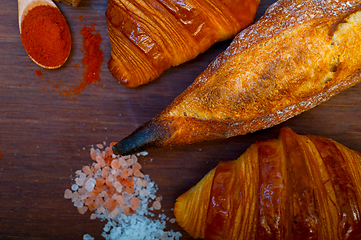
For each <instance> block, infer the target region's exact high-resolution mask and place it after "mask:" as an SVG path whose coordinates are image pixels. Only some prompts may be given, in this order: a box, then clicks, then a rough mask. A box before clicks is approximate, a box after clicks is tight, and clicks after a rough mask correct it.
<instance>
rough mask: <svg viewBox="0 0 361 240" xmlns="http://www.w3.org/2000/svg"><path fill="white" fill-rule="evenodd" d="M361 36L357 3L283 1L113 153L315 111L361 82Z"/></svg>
mask: <svg viewBox="0 0 361 240" xmlns="http://www.w3.org/2000/svg"><path fill="white" fill-rule="evenodd" d="M360 33H361V2H360V1H346V0H338V1H336V0H332V1H323V0H302V1H301V0H280V1H278V2H276V3H275V4H273V5H271V6H270V8H269V9H268V10H267V11H266V13H265V15H264V16H263V17H261V19H260V20H259V21H257V22H256V23H255V24H253V25H251V26H250V27H248V28H246V29H245V30H243V31H242V32H240V33H239V34H238V35H237V36H236V37H235V39H234V40H233V41H232V43H231V45H230V46H229V47H228V48H227V49H226V50H225V52H223V53H222V54H220V55H219V56H218V57H217V58H216V59H215V60H214V61H213V62H212V63H211V64H210V65H209V66H208V68H207V69H206V70H205V71H204V72H203V73H201V74H200V76H198V78H197V79H196V80H195V82H194V83H193V84H191V85H190V86H189V87H188V88H187V89H186V90H185V91H184V92H183V93H182V94H180V95H179V96H178V97H177V98H176V99H175V100H174V101H173V102H172V103H171V104H170V105H169V106H168V107H167V108H166V109H164V110H163V111H162V112H161V113H160V114H159V115H157V116H156V117H155V118H154V119H152V120H150V121H149V122H147V123H145V124H143V125H142V126H140V127H139V128H138V129H136V130H135V131H134V132H133V133H131V134H130V135H129V136H128V137H126V138H125V139H123V140H121V141H120V142H118V144H116V145H115V146H114V148H113V150H114V152H116V153H117V154H123V155H127V154H130V153H134V152H137V151H145V150H148V149H150V148H156V147H157V148H159V147H170V146H175V145H181V144H190V143H194V142H199V141H206V140H213V139H221V138H229V137H232V136H236V135H243V134H247V133H250V132H254V131H257V130H260V129H264V128H269V127H272V126H274V125H276V124H279V123H281V122H283V121H285V120H287V119H289V118H291V117H293V116H295V115H297V114H300V113H302V112H304V111H306V110H308V109H310V108H312V107H315V106H316V105H318V104H320V103H322V102H324V101H326V100H328V99H329V98H330V97H332V96H334V95H335V94H337V93H339V92H341V91H343V90H345V89H346V88H349V87H351V86H353V85H354V84H356V83H358V82H360V80H361V77H360V72H361V54H360V49H361V34H360Z"/></svg>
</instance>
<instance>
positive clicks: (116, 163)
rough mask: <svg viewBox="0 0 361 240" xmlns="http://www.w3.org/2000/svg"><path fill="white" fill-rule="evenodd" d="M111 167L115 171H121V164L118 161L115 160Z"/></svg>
mask: <svg viewBox="0 0 361 240" xmlns="http://www.w3.org/2000/svg"><path fill="white" fill-rule="evenodd" d="M110 165H111V166H112V168H113V169H119V168H120V163H119V161H118V159H114V160H113V161H112V162H111V163H110Z"/></svg>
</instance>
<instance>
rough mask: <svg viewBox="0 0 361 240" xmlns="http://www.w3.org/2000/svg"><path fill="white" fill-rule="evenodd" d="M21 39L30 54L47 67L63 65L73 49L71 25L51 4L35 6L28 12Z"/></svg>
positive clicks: (22, 24) (23, 23) (22, 27)
mask: <svg viewBox="0 0 361 240" xmlns="http://www.w3.org/2000/svg"><path fill="white" fill-rule="evenodd" d="M21 40H22V43H23V45H24V48H25V50H26V52H27V53H28V55H29V56H31V57H32V58H33V59H34V60H35V61H36V62H37V63H39V64H41V65H42V66H44V67H46V68H57V67H60V66H61V65H63V64H64V62H65V61H66V59H67V58H68V56H69V53H70V49H71V35H70V30H69V26H68V24H67V22H66V20H65V18H64V16H63V15H62V14H61V12H60V10H59V9H57V8H55V7H52V6H49V5H46V6H37V7H34V8H33V9H31V10H30V11H29V12H28V13H27V14H26V16H25V17H24V20H23V21H22V23H21Z"/></svg>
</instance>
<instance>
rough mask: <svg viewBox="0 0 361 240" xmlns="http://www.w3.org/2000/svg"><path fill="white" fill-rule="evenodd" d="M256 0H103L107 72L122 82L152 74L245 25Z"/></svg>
mask: <svg viewBox="0 0 361 240" xmlns="http://www.w3.org/2000/svg"><path fill="white" fill-rule="evenodd" d="M258 4H259V0H183V1H176V0H109V1H108V9H107V11H106V17H107V26H108V33H109V38H110V43H111V58H110V60H109V62H108V68H109V70H110V72H111V73H112V75H113V76H114V77H115V78H116V79H118V80H119V81H120V82H121V83H122V84H124V85H125V86H128V87H137V86H139V85H142V84H146V83H148V82H149V81H152V80H154V79H155V78H157V77H158V76H159V75H160V74H161V73H163V72H164V71H165V70H166V69H168V68H170V67H171V66H177V65H179V64H181V63H184V62H186V61H189V60H192V59H193V58H195V57H196V56H197V55H199V54H200V53H203V52H204V51H206V50H207V49H208V48H209V47H210V46H212V45H213V44H214V43H216V42H218V41H223V40H226V39H230V38H233V37H234V36H235V35H236V34H237V33H238V32H239V31H240V30H241V29H243V28H245V27H247V26H248V25H250V24H251V23H252V22H253V21H254V18H255V16H256V13H257V9H258Z"/></svg>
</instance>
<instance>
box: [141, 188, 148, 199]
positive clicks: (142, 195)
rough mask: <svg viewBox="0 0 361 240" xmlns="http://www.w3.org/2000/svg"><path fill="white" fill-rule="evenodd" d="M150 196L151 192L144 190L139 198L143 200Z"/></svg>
mask: <svg viewBox="0 0 361 240" xmlns="http://www.w3.org/2000/svg"><path fill="white" fill-rule="evenodd" d="M149 194H150V191H149V190H146V189H142V190H140V191H139V196H140V197H141V198H144V197H146V196H148V195H149Z"/></svg>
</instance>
